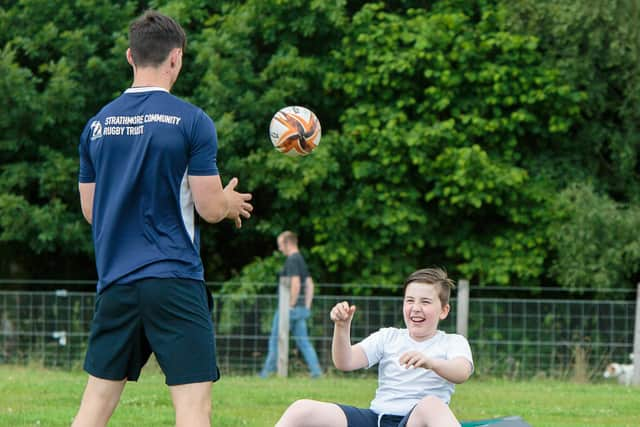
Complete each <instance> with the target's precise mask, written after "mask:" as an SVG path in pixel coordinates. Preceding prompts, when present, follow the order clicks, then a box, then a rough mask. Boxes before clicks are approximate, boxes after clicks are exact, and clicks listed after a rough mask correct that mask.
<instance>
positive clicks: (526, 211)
mask: <svg viewBox="0 0 640 427" xmlns="http://www.w3.org/2000/svg"><path fill="white" fill-rule="evenodd" d="M442 3H444V2H442ZM441 6H442V4H441ZM440 10H441V11H439V12H433V13H429V12H427V11H425V10H417V9H416V10H409V11H407V12H406V13H405V14H395V13H388V12H385V11H384V10H383V7H382V4H369V5H365V6H364V7H363V9H362V10H361V11H360V12H359V13H358V14H356V15H355V16H354V18H353V25H352V26H351V27H350V31H349V32H348V33H347V34H346V36H345V37H344V39H343V44H342V46H341V48H340V49H339V50H336V51H335V52H334V56H335V57H336V59H337V60H338V63H339V65H340V66H339V68H338V69H337V70H335V71H334V72H331V73H329V74H328V75H327V85H328V87H329V88H330V89H333V90H337V91H339V90H341V91H343V92H344V96H345V98H346V100H345V105H348V106H349V105H350V106H349V107H347V108H346V109H345V110H344V112H343V114H342V116H341V117H340V121H341V123H342V126H343V127H342V137H341V144H340V147H339V148H337V149H336V154H335V157H336V158H337V159H340V160H343V159H347V160H346V161H343V162H341V170H340V173H341V174H342V175H343V177H345V179H346V181H348V182H350V184H351V185H350V188H347V189H345V192H342V193H341V194H342V195H343V198H342V201H341V202H339V203H338V204H337V205H335V204H331V205H329V204H327V203H323V204H322V205H323V206H330V208H331V210H338V211H341V212H339V213H338V215H336V213H332V212H330V211H328V210H327V208H325V209H324V211H325V212H326V214H325V215H322V217H323V221H318V222H317V223H315V224H314V226H315V233H316V237H317V242H318V244H317V245H316V247H315V248H314V250H315V251H316V253H318V254H320V255H321V256H323V257H324V258H325V259H327V258H328V259H331V257H332V256H333V258H334V259H333V260H332V261H333V262H334V263H332V264H331V265H330V266H329V268H330V269H333V270H335V271H342V272H343V273H342V277H343V278H344V277H345V274H344V271H353V272H357V273H356V274H357V275H358V276H359V277H360V278H361V277H364V278H367V279H373V280H375V279H379V280H384V281H389V280H396V281H397V280H399V279H400V278H401V276H402V275H405V274H407V273H408V272H409V271H410V270H411V269H412V268H415V267H416V266H422V265H424V264H425V263H443V264H445V265H447V266H448V267H449V269H450V270H454V271H455V273H457V274H460V273H462V274H464V275H465V276H466V277H469V278H472V279H480V280H481V281H482V282H483V283H486V282H490V283H500V284H508V283H512V282H514V281H516V280H517V281H520V282H527V281H532V280H533V281H535V280H536V278H539V277H540V275H541V273H542V269H543V264H544V260H545V257H546V249H545V243H546V242H545V238H544V227H540V226H539V223H540V221H541V220H544V218H545V217H546V216H547V214H546V209H547V208H546V204H545V199H544V198H543V197H542V196H543V195H544V192H545V191H547V192H553V191H554V187H553V182H548V181H547V182H543V180H541V179H540V178H538V173H539V171H538V170H536V169H533V168H530V161H531V159H534V160H535V159H536V158H538V157H539V156H541V155H548V156H552V155H553V154H554V153H555V151H556V150H558V147H559V146H560V147H562V146H563V145H565V146H566V145H568V144H569V141H568V140H567V138H566V135H567V131H568V130H569V129H571V128H572V127H573V126H574V125H575V123H576V120H577V118H578V113H579V111H580V104H579V102H580V101H581V100H582V99H583V97H582V95H581V94H580V92H578V91H576V90H574V89H572V88H571V87H570V86H569V85H567V84H565V83H564V82H563V81H562V79H561V78H560V76H559V75H558V73H557V72H555V71H554V70H553V69H552V68H549V67H547V66H545V65H544V64H543V61H542V56H541V54H540V53H539V52H538V51H537V41H536V39H535V38H533V37H527V36H521V35H515V34H510V33H507V32H505V31H503V29H502V21H503V13H502V12H501V11H500V9H495V10H493V9H486V10H483V11H482V13H481V15H480V17H479V20H478V21H477V22H475V21H473V20H472V19H471V17H469V16H467V15H465V14H464V13H461V12H459V11H455V10H446V8H444V7H441V8H440ZM331 148H333V147H331ZM532 176H533V179H532V178H531V177H532ZM347 177H348V178H347ZM540 187H542V188H540ZM318 208H319V209H322V208H321V207H320V206H319V207H318ZM319 212H322V211H319ZM330 215H331V216H339V217H342V218H349V220H350V221H349V223H348V225H346V224H345V226H344V228H343V231H342V232H340V231H336V229H337V224H335V223H327V222H325V221H324V218H326V217H327V216H330ZM340 225H342V224H340ZM336 234H338V237H337V238H336ZM340 234H343V235H344V238H343V239H341V237H340ZM333 254H340V255H341V256H340V257H339V259H336V258H338V257H335V255H333ZM353 278H355V277H353ZM349 279H352V278H351V277H348V276H347V280H349Z"/></svg>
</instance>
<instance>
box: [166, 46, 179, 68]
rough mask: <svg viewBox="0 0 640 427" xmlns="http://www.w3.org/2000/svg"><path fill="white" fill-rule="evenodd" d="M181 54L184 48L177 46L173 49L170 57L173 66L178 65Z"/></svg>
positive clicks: (170, 63)
mask: <svg viewBox="0 0 640 427" xmlns="http://www.w3.org/2000/svg"><path fill="white" fill-rule="evenodd" d="M181 55H182V49H180V48H175V49H173V50H172V51H171V53H170V54H169V59H170V61H169V65H171V68H174V67H176V66H177V65H178V63H179V61H180V56H181Z"/></svg>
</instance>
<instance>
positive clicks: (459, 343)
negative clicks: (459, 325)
mask: <svg viewBox="0 0 640 427" xmlns="http://www.w3.org/2000/svg"><path fill="white" fill-rule="evenodd" d="M456 357H464V358H465V359H467V360H468V361H469V363H471V372H473V370H474V365H473V356H472V354H471V347H470V346H469V341H467V339H466V338H465V337H464V336H462V335H459V334H452V335H450V336H449V343H448V349H447V359H454V358H456Z"/></svg>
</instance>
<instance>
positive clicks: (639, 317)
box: [631, 283, 640, 386]
mask: <svg viewBox="0 0 640 427" xmlns="http://www.w3.org/2000/svg"><path fill="white" fill-rule="evenodd" d="M631 383H632V384H633V385H635V386H640V283H638V289H637V291H636V326H635V334H634V339H633V379H632V381H631Z"/></svg>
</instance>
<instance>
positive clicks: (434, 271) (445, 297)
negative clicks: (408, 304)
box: [403, 268, 456, 307]
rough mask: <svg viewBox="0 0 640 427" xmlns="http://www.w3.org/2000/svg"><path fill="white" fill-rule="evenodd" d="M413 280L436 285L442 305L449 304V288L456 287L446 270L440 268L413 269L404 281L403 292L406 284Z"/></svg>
mask: <svg viewBox="0 0 640 427" xmlns="http://www.w3.org/2000/svg"><path fill="white" fill-rule="evenodd" d="M413 282H418V283H425V284H428V285H434V286H437V287H438V297H439V298H440V302H441V303H442V306H443V307H444V306H445V305H447V304H449V297H450V296H451V290H452V289H455V288H456V286H455V284H454V283H453V280H451V279H449V277H448V276H447V272H446V271H444V270H443V269H442V268H423V269H421V270H418V271H414V272H413V273H411V275H410V276H409V277H407V279H406V280H405V281H404V290H403V293H404V292H406V291H407V286H409V284H411V283H413Z"/></svg>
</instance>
